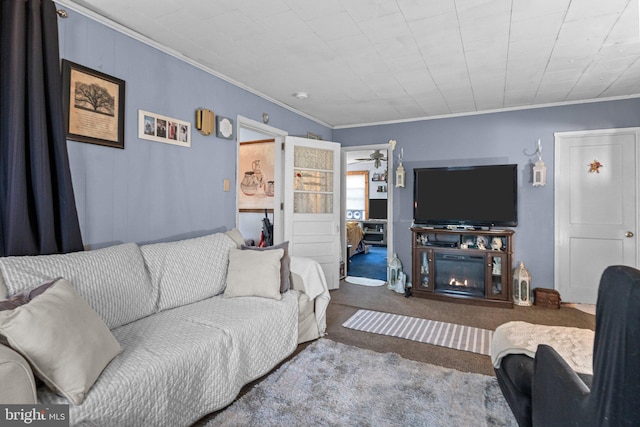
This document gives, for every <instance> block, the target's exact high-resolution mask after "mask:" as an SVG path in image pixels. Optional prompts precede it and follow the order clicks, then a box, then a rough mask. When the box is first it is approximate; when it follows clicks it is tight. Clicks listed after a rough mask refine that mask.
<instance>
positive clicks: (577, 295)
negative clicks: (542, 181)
mask: <svg viewBox="0 0 640 427" xmlns="http://www.w3.org/2000/svg"><path fill="white" fill-rule="evenodd" d="M639 137H640V129H639V128H631V129H611V130H598V131H584V132H582V131H581V132H560V133H557V134H556V135H555V174H554V177H555V207H556V217H555V247H556V251H555V262H554V264H555V283H556V286H557V290H558V291H559V292H560V294H561V296H562V300H563V301H567V302H576V303H587V304H595V303H596V299H597V294H598V286H599V282H600V276H601V275H602V272H603V271H604V269H605V268H606V267H607V266H609V265H620V264H623V265H629V266H632V267H637V265H638V250H637V224H638V213H637V206H638V184H637V182H638V178H637V177H638V170H639V169H638V165H639V164H640V161H639V158H638V139H639Z"/></svg>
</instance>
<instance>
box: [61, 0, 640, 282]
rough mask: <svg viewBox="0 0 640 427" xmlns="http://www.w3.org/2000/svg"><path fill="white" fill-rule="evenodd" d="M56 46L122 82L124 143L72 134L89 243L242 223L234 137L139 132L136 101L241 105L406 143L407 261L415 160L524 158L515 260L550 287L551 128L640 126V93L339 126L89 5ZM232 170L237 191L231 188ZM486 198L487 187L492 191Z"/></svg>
mask: <svg viewBox="0 0 640 427" xmlns="http://www.w3.org/2000/svg"><path fill="white" fill-rule="evenodd" d="M59 30H60V56H61V58H65V59H68V60H70V61H73V62H76V63H79V64H81V65H84V66H87V67H89V68H93V69H96V70H98V71H102V72H104V73H107V74H109V75H112V76H115V77H118V78H121V79H123V80H125V81H126V85H127V86H126V105H125V110H126V115H125V150H118V149H114V148H108V147H102V146H98V145H92V144H85V143H79V142H74V141H69V143H68V146H69V157H70V161H71V169H72V171H71V172H72V177H73V182H74V188H75V191H76V204H77V206H78V213H79V216H80V224H81V230H82V235H83V240H84V242H85V245H86V246H87V247H88V248H95V247H101V246H106V245H109V244H112V243H117V242H132V241H133V242H149V241H158V240H166V239H171V238H174V237H178V236H189V235H198V234H203V233H205V232H208V231H212V230H219V229H226V228H230V227H233V226H234V225H235V194H236V192H235V191H236V190H235V183H236V180H235V176H236V171H235V165H236V158H235V157H236V146H235V143H234V142H233V141H228V140H223V139H218V138H216V137H215V136H207V137H205V136H202V135H200V134H199V133H198V132H197V131H195V129H192V146H191V148H182V147H178V146H173V145H167V144H161V143H157V142H153V141H147V140H140V139H138V138H137V110H138V109H142V110H147V111H151V112H154V113H157V114H160V115H164V116H169V117H174V118H177V119H180V120H187V121H193V116H194V113H195V110H196V108H199V107H204V108H209V109H211V110H213V111H214V112H215V113H216V114H220V115H223V116H228V117H234V118H235V117H236V115H242V116H245V117H248V118H250V119H253V120H256V121H261V120H262V113H263V112H266V113H268V114H269V116H270V123H269V125H270V126H273V127H276V128H279V129H283V130H286V131H288V132H289V134H290V135H306V133H307V132H313V133H315V134H318V135H320V136H321V137H322V138H323V139H327V140H333V141H337V142H341V143H342V144H343V145H345V146H356V145H370V144H383V143H386V142H387V141H388V140H389V139H396V140H397V141H398V146H399V147H404V158H405V161H404V165H405V167H406V169H407V187H406V188H405V189H399V190H397V191H395V193H394V195H395V199H394V211H395V221H394V224H393V225H394V227H395V234H394V236H395V238H394V246H395V248H396V249H397V252H398V255H399V256H400V258H401V260H402V262H403V264H404V265H405V266H406V268H405V269H406V270H409V266H410V265H411V255H410V254H411V237H410V232H409V226H410V224H411V221H412V216H413V212H412V200H413V194H412V191H413V176H412V170H413V168H415V167H429V166H444V165H461V164H464V165H469V164H490V163H517V164H518V165H519V169H520V183H519V225H518V227H517V228H516V234H515V259H516V260H523V261H525V263H526V265H527V267H528V268H529V270H530V271H531V273H532V275H533V287H538V286H540V287H553V250H554V248H553V237H554V236H553V174H552V171H553V167H554V163H553V133H554V132H559V131H576V130H585V129H605V128H622V127H633V126H640V100H639V99H631V100H624V101H615V102H603V103H594V104H582V105H574V106H564V107H549V108H540V109H532V110H522V111H513V112H504V113H493V114H484V115H476V116H467V117H458V118H449V119H438V120H427V121H421V122H412V123H404V124H393V125H382V126H369V127H360V128H352V129H339V130H334V131H333V132H332V131H331V130H330V129H328V128H326V127H324V126H321V125H319V124H317V123H315V122H313V121H311V120H308V119H305V118H304V117H301V116H299V115H296V114H294V113H292V112H290V111H288V110H286V109H284V108H281V107H279V106H277V105H275V104H273V103H270V102H268V101H266V100H264V99H262V98H260V97H257V96H255V95H253V94H251V93H249V92H247V91H245V90H242V89H240V88H238V87H236V86H234V85H231V84H229V83H227V82H225V81H223V80H221V79H218V78H216V77H214V76H212V75H210V74H208V73H206V72H204V71H202V70H200V69H198V68H196V67H193V66H191V65H189V64H187V63H185V62H183V61H181V60H178V59H176V58H174V57H172V56H170V55H168V54H165V53H163V52H161V51H159V50H157V49H155V48H153V47H150V46H148V45H146V44H144V43H141V42H139V41H137V40H135V39H132V38H131V37H129V36H126V35H124V34H122V33H120V32H118V31H115V30H112V29H110V28H108V27H107V26H105V25H102V24H100V23H98V22H95V21H93V20H92V19H89V18H87V17H85V16H83V15H80V14H78V13H75V12H73V11H69V18H68V19H64V20H60V21H59ZM538 138H541V139H542V144H543V150H544V160H545V163H546V164H547V167H548V170H549V172H550V173H549V176H548V183H547V186H546V187H543V188H533V187H531V185H530V184H529V182H528V180H529V179H530V177H529V173H528V166H527V164H528V162H530V161H532V160H535V159H534V158H531V157H528V156H526V155H525V154H524V151H525V150H526V151H527V152H533V151H534V150H535V144H536V141H537V139H538ZM224 178H229V179H230V180H231V183H232V187H231V191H230V192H226V193H225V192H224V191H223V186H222V185H223V179H224ZM488 197H490V192H489V194H488Z"/></svg>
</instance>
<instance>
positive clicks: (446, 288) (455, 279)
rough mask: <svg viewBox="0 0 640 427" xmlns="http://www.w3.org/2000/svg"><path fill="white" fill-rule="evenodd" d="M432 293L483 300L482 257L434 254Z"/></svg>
mask: <svg viewBox="0 0 640 427" xmlns="http://www.w3.org/2000/svg"><path fill="white" fill-rule="evenodd" d="M434 261H435V265H434V273H435V282H434V291H435V292H439V293H449V294H458V295H467V296H472V297H480V298H483V297H484V296H485V286H484V256H482V255H470V254H469V255H467V254H458V253H456V254H450V253H436V254H435V260H434Z"/></svg>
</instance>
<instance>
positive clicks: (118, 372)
mask: <svg viewBox="0 0 640 427" xmlns="http://www.w3.org/2000/svg"><path fill="white" fill-rule="evenodd" d="M297 313H298V308H297V300H296V296H295V295H294V294H293V293H286V294H284V295H282V300H280V301H275V300H273V299H268V298H232V299H225V298H223V297H222V296H221V295H220V296H217V297H214V298H207V299H205V300H203V301H199V302H196V303H193V304H188V305H185V306H182V307H177V308H174V309H172V310H165V311H162V312H160V313H157V314H154V315H153V316H149V317H147V318H144V319H141V320H139V321H137V322H134V323H130V324H128V325H124V326H121V327H119V328H117V329H116V330H114V331H113V334H114V335H115V337H116V338H117V340H118V341H119V342H120V343H121V344H122V347H123V348H124V351H123V352H122V354H120V355H119V356H118V357H116V358H115V359H114V360H113V361H112V362H111V363H110V364H109V366H107V368H106V369H105V370H104V372H103V373H102V375H101V376H100V378H98V381H96V383H95V385H94V386H93V389H92V390H91V391H90V392H89V394H88V395H87V398H86V399H85V401H84V403H83V404H82V405H80V406H71V407H70V408H69V416H70V421H71V425H87V426H89V425H91V426H190V425H194V423H195V422H196V421H197V420H199V419H200V418H202V417H203V416H204V415H206V414H209V413H211V412H214V411H216V410H218V409H221V408H223V407H225V406H227V405H228V404H230V403H231V402H232V401H233V400H234V399H235V398H236V396H237V394H238V392H239V391H240V389H241V388H242V386H243V385H244V384H246V383H248V382H250V381H253V380H254V379H257V378H259V377H261V376H263V375H264V374H266V373H267V372H269V371H270V370H271V369H273V368H274V367H275V366H276V365H277V364H278V363H279V362H280V361H281V360H282V359H284V358H285V357H287V356H288V355H289V354H291V353H292V352H293V351H294V350H295V348H296V338H297ZM38 398H39V401H40V403H43V404H52V403H53V404H57V403H65V401H64V399H62V398H60V397H59V396H57V395H55V394H53V393H51V392H49V391H48V390H43V389H41V390H40V391H39V393H38Z"/></svg>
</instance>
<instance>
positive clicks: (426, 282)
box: [414, 249, 433, 291]
mask: <svg viewBox="0 0 640 427" xmlns="http://www.w3.org/2000/svg"><path fill="white" fill-rule="evenodd" d="M416 256H417V258H418V259H417V260H416V261H417V262H416V264H417V266H418V267H417V268H418V271H416V272H415V273H414V275H415V276H416V277H417V278H418V287H417V290H423V291H427V290H428V291H432V290H433V284H432V274H433V272H432V269H433V264H432V258H433V251H432V250H431V249H419V250H416Z"/></svg>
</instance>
